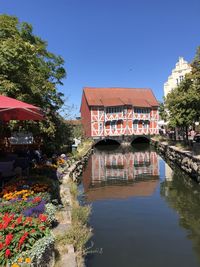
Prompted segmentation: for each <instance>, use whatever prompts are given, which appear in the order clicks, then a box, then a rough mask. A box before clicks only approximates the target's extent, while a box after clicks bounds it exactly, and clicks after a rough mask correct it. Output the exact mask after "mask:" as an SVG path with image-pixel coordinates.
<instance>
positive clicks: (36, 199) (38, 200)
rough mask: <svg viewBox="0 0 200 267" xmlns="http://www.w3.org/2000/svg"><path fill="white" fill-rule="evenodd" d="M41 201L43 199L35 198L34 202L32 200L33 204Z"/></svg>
mask: <svg viewBox="0 0 200 267" xmlns="http://www.w3.org/2000/svg"><path fill="white" fill-rule="evenodd" d="M40 201H41V197H35V198H34V199H33V200H32V203H37V202H40Z"/></svg>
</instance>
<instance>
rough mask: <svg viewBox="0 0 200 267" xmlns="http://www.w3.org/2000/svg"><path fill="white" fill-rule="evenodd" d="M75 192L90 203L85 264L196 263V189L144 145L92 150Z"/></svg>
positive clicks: (164, 266)
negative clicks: (90, 249)
mask: <svg viewBox="0 0 200 267" xmlns="http://www.w3.org/2000/svg"><path fill="white" fill-rule="evenodd" d="M80 188H81V190H82V191H83V192H84V193H85V200H86V202H87V203H90V204H91V205H92V215H91V218H90V225H91V226H92V228H93V232H94V236H93V238H92V241H93V242H94V247H93V250H95V249H102V253H93V254H90V255H89V256H88V257H87V261H86V266H87V267H104V266H105V267H179V266H181V267H195V266H200V190H199V186H198V185H197V184H196V183H194V182H193V181H191V180H190V179H189V177H188V176H186V175H185V174H183V173H182V172H180V170H178V169H173V170H172V169H171V168H170V167H169V166H168V165H167V164H166V163H165V161H164V160H163V159H162V158H161V157H160V156H159V155H158V154H157V153H156V152H155V151H154V150H153V149H152V148H150V147H148V146H145V147H143V146H142V145H140V146H139V147H137V146H135V147H134V148H132V149H131V150H120V149H116V150H114V149H113V148H112V149H111V150H102V149H101V150H95V152H94V154H93V155H92V156H91V157H90V159H89V161H88V165H87V168H86V169H85V171H84V173H83V182H82V185H81V187H80Z"/></svg>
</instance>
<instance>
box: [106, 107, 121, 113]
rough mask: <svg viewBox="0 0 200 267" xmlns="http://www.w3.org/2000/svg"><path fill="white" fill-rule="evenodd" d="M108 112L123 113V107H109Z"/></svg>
mask: <svg viewBox="0 0 200 267" xmlns="http://www.w3.org/2000/svg"><path fill="white" fill-rule="evenodd" d="M106 112H107V113H121V112H122V107H108V108H106Z"/></svg>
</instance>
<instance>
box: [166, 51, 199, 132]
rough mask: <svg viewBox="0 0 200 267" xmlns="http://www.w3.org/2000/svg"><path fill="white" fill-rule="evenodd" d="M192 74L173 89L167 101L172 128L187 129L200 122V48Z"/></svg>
mask: <svg viewBox="0 0 200 267" xmlns="http://www.w3.org/2000/svg"><path fill="white" fill-rule="evenodd" d="M191 66H192V72H191V73H189V74H187V75H186V76H185V79H184V80H183V81H182V82H181V83H180V85H179V86H177V87H176V88H175V89H173V90H172V91H171V92H170V93H169V94H168V95H167V98H166V100H165V103H164V105H165V107H166V109H167V110H168V118H167V119H168V121H169V125H170V126H172V127H185V128H186V129H187V127H188V126H191V125H193V124H194V122H195V121H199V117H200V109H199V107H200V47H199V48H198V49H197V53H196V56H195V58H194V60H193V62H192V64H191Z"/></svg>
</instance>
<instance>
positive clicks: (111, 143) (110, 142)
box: [94, 139, 120, 147]
mask: <svg viewBox="0 0 200 267" xmlns="http://www.w3.org/2000/svg"><path fill="white" fill-rule="evenodd" d="M94 146H95V147H103V146H120V143H119V142H118V141H117V140H114V139H103V140H99V141H98V142H97V143H96V144H95V145H94Z"/></svg>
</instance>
